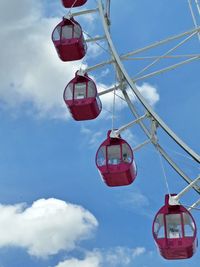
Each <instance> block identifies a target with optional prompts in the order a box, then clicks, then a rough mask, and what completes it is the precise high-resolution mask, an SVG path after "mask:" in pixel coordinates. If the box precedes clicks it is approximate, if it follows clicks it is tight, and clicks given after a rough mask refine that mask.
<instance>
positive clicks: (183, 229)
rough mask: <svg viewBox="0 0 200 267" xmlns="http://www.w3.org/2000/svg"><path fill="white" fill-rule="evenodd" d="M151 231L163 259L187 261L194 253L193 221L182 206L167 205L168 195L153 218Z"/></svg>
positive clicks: (195, 236)
mask: <svg viewBox="0 0 200 267" xmlns="http://www.w3.org/2000/svg"><path fill="white" fill-rule="evenodd" d="M175 195H176V194H173V195H172V196H175ZM152 231H153V237H154V239H155V242H156V244H157V246H158V249H159V251H160V254H161V255H162V256H163V257H164V258H165V259H168V260H179V259H188V258H191V257H192V256H193V254H194V253H195V251H196V248H197V229H196V224H195V221H194V219H193V217H192V215H191V214H190V212H189V211H188V210H187V209H186V208H185V207H184V206H182V205H174V206H172V205H169V195H166V196H165V205H164V206H163V207H162V208H161V209H160V210H159V211H158V213H157V214H156V216H155V219H154V222H153V227H152Z"/></svg>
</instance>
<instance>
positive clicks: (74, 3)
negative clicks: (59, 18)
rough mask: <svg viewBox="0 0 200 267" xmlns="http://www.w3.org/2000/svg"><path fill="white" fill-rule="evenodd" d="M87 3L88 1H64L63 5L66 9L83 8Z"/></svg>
mask: <svg viewBox="0 0 200 267" xmlns="http://www.w3.org/2000/svg"><path fill="white" fill-rule="evenodd" d="M86 2H87V0H62V4H63V6H64V7H66V8H71V7H77V6H82V5H84V4H85V3H86Z"/></svg>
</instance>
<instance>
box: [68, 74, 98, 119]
mask: <svg viewBox="0 0 200 267" xmlns="http://www.w3.org/2000/svg"><path fill="white" fill-rule="evenodd" d="M63 98H64V101H65V103H66V105H67V107H68V109H69V111H70V113H71V115H72V117H73V118H74V119H75V120H77V121H83V120H92V119H95V118H96V117H97V116H98V115H99V114H100V112H101V109H102V105H101V101H100V99H99V96H98V93H97V88H96V85H95V83H94V81H93V80H92V79H91V78H89V76H88V75H87V74H86V73H85V74H82V75H80V74H78V72H77V73H76V76H75V78H74V79H72V80H71V81H70V82H69V83H68V85H67V86H66V88H65V90H64V93H63Z"/></svg>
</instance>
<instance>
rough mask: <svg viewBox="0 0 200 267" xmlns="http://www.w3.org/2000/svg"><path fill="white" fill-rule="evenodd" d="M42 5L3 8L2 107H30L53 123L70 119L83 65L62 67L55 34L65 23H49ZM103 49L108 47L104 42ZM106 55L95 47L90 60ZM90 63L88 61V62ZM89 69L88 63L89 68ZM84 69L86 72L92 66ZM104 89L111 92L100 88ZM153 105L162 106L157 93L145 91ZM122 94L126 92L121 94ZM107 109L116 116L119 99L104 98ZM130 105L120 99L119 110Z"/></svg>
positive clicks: (22, 3)
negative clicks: (71, 89)
mask: <svg viewBox="0 0 200 267" xmlns="http://www.w3.org/2000/svg"><path fill="white" fill-rule="evenodd" d="M42 10H43V6H42V1H41V0H36V1H33V0H30V1H26V0H21V1H20V5H19V3H18V2H16V1H15V2H13V3H12V7H11V6H10V3H9V2H8V1H1V2H0V22H1V35H0V42H1V44H2V46H1V49H0V58H1V62H0V68H1V72H0V80H1V86H0V103H1V107H6V108H13V109H14V110H15V111H16V109H17V108H20V107H21V106H23V104H26V107H27V106H29V107H30V108H29V109H28V111H27V112H29V113H31V112H32V113H36V114H37V115H38V116H44V117H49V118H68V117H70V115H69V112H68V110H67V108H66V106H65V104H64V101H63V98H62V95H63V90H64V88H65V86H66V84H67V83H68V82H69V81H70V80H71V79H72V78H73V77H74V74H75V72H76V71H77V70H78V69H79V68H80V66H81V62H82V61H75V62H68V63H66V62H62V61H61V60H60V59H59V58H58V56H57V54H56V51H55V48H54V47H53V43H52V41H51V33H52V30H53V28H54V27H55V25H57V23H58V22H59V21H60V20H61V19H58V18H51V17H48V18H45V17H44V15H43V13H42ZM95 19H96V17H95V16H86V17H85V18H84V20H85V21H87V26H88V28H92V27H94V24H95V23H94V20H95ZM100 45H102V46H104V43H103V42H100ZM101 52H102V49H101V48H100V47H99V46H97V45H96V44H89V49H88V55H87V57H86V59H87V58H88V57H94V56H95V57H96V56H97V55H99V54H100V53H101ZM83 60H84V61H83V62H85V59H83ZM84 64H85V63H84ZM84 64H83V65H82V67H83V68H84V67H86V65H84ZM97 86H98V89H99V91H101V90H102V89H106V88H107V87H108V86H106V85H103V84H100V83H98V85H97ZM139 90H141V92H142V94H143V95H144V96H145V97H146V98H147V100H148V101H149V102H150V104H152V105H154V104H155V103H156V102H157V101H158V100H159V95H158V93H157V91H156V89H155V88H154V87H152V86H151V85H149V84H146V83H145V84H143V85H142V86H141V87H139ZM117 93H119V94H120V92H117ZM102 101H103V107H104V108H105V109H108V110H111V111H112V102H113V94H112V93H110V94H107V95H106V96H102ZM124 107H125V102H124V101H122V100H120V99H119V98H117V110H121V109H122V108H124Z"/></svg>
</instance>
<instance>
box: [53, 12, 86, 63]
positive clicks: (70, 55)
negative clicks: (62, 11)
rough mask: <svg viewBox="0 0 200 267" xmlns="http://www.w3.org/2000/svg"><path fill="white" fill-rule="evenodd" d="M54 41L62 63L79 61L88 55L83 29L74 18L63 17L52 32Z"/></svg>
mask: <svg viewBox="0 0 200 267" xmlns="http://www.w3.org/2000/svg"><path fill="white" fill-rule="evenodd" d="M52 41H53V43H54V46H55V48H56V51H57V53H58V56H59V57H60V59H61V60H62V61H73V60H79V59H81V58H83V57H84V56H85V54H86V51H87V45H86V42H85V40H84V37H83V32H82V28H81V26H80V24H79V23H78V22H77V21H76V20H75V19H74V18H73V17H71V18H64V17H63V20H62V21H61V22H60V23H59V24H58V25H57V26H56V27H55V29H54V30H53V32H52Z"/></svg>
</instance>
